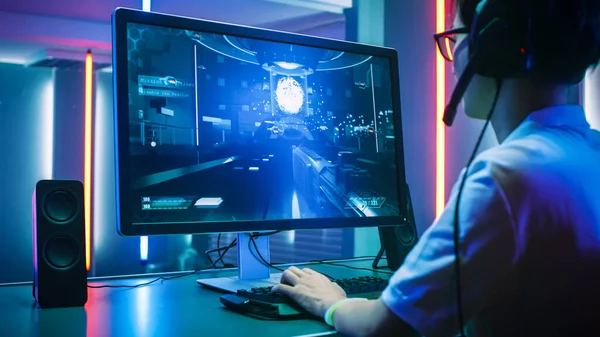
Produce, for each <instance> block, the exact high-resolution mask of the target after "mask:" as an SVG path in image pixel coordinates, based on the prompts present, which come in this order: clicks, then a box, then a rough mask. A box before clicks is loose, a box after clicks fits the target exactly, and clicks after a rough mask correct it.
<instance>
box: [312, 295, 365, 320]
mask: <svg viewBox="0 0 600 337" xmlns="http://www.w3.org/2000/svg"><path fill="white" fill-rule="evenodd" d="M357 300H361V301H364V300H366V298H345V299H343V300H341V301H338V302H336V303H334V304H333V305H332V306H330V307H329V309H327V311H326V312H325V315H323V319H324V320H325V323H327V324H328V325H330V326H333V314H334V313H335V311H336V310H337V309H338V308H339V307H340V306H341V305H342V304H344V303H346V302H350V301H357Z"/></svg>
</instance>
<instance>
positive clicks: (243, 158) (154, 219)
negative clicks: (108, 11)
mask: <svg viewBox="0 0 600 337" xmlns="http://www.w3.org/2000/svg"><path fill="white" fill-rule="evenodd" d="M113 68H114V69H113V74H114V88H115V95H114V102H115V135H116V147H115V150H116V163H117V167H116V172H117V174H116V178H117V184H116V200H117V210H118V222H117V223H118V231H119V233H121V234H122V235H126V236H142V235H143V236H145V235H166V234H199V233H216V232H238V233H253V232H265V231H281V230H294V229H316V228H339V227H366V226H392V225H401V224H405V223H406V221H407V220H406V218H407V214H406V212H407V208H406V204H407V201H406V200H405V196H404V195H403V191H404V186H405V173H404V158H403V149H402V133H401V130H402V128H401V120H400V100H399V80H398V56H397V52H396V51H395V50H393V49H389V48H384V47H376V46H369V45H364V44H357V43H350V42H344V41H337V40H331V39H324V38H316V37H309V36H304V35H298V34H291V33H284V32H278V31H272V30H265V29H258V28H251V27H245V26H239V25H232V24H225V23H218V22H212V21H206V20H197V19H191V18H185V17H179V16H172V15H165V14H158V13H148V12H142V11H138V10H132V9H123V8H118V9H117V10H115V12H114V14H113ZM246 244H247V247H246ZM259 246H260V247H259V249H261V250H262V249H265V250H267V249H266V248H267V247H268V241H266V239H265V238H264V237H262V238H261V241H260V245H259ZM238 247H239V249H238V252H239V254H238V260H239V261H238V263H239V264H240V267H239V270H240V278H241V279H246V278H257V275H258V276H260V275H262V276H265V274H264V272H263V271H264V270H263V271H261V272H258V273H256V271H257V270H258V269H261V268H260V267H261V266H262V267H264V266H263V265H264V263H262V262H259V263H257V264H256V265H254V264H253V262H251V261H256V258H254V256H253V254H252V252H251V250H252V249H251V248H252V247H251V246H250V242H249V241H248V237H247V236H240V235H238ZM267 253H268V252H264V256H265V257H267V258H268V254H267ZM244 266H245V267H244ZM266 270H267V271H266V272H267V273H268V268H266ZM244 273H247V275H249V276H248V277H245V276H244V275H243V274H244ZM267 276H268V274H267ZM259 278H260V277H259Z"/></svg>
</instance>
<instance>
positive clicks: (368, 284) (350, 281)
mask: <svg viewBox="0 0 600 337" xmlns="http://www.w3.org/2000/svg"><path fill="white" fill-rule="evenodd" d="M333 282H335V283H337V284H338V285H339V286H340V287H341V288H342V289H344V291H345V292H346V295H347V296H348V297H360V298H367V299H377V298H379V296H380V295H381V292H382V291H383V290H384V289H385V287H386V286H387V285H388V279H384V278H381V277H376V276H361V277H352V278H343V279H335V280H333ZM272 288H273V287H260V288H252V289H250V290H241V289H240V290H238V291H237V294H236V295H237V296H239V297H243V298H246V299H249V300H253V301H260V302H264V303H271V304H293V301H292V300H291V299H290V298H288V297H287V296H285V295H282V294H273V293H271V289H272Z"/></svg>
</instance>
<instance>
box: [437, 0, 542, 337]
mask: <svg viewBox="0 0 600 337" xmlns="http://www.w3.org/2000/svg"><path fill="white" fill-rule="evenodd" d="M523 2H528V3H530V1H528V0H482V1H481V2H480V3H479V4H478V6H477V9H476V12H475V16H474V19H473V23H472V25H471V27H469V35H468V37H467V41H466V43H468V52H469V55H468V56H469V62H468V64H467V66H466V67H465V69H464V71H463V73H462V74H461V75H460V77H459V79H458V82H457V84H456V87H455V88H454V91H453V92H452V96H451V98H450V101H449V103H448V105H447V106H446V109H445V111H444V117H443V121H444V123H445V124H446V125H447V126H452V123H453V122H454V118H455V117H456V112H457V109H458V105H459V104H460V102H461V101H462V98H463V96H464V94H465V92H466V91H467V88H468V86H469V84H470V83H471V80H472V79H473V77H474V76H475V75H481V76H485V77H491V78H494V79H496V83H497V87H496V95H495V97H494V101H493V104H492V107H491V110H490V112H489V113H488V116H487V119H486V122H485V124H484V126H483V129H482V130H481V133H480V135H479V138H478V140H477V143H476V144H475V148H474V149H473V152H472V153H471V157H470V158H469V161H468V163H467V165H466V168H465V170H464V175H463V176H462V179H461V182H460V186H459V189H458V195H457V198H456V204H455V209H454V228H453V230H454V235H453V237H454V257H455V274H456V295H457V302H456V310H457V318H458V327H459V332H460V336H461V337H464V336H465V333H464V320H463V311H462V290H461V278H460V226H459V206H460V199H461V196H462V192H463V189H464V186H465V182H466V180H467V176H468V174H469V167H470V166H471V164H472V163H473V160H474V159H475V156H476V154H477V150H478V149H479V145H480V144H481V141H482V139H483V135H484V134H485V131H486V129H487V126H488V124H489V123H490V120H491V117H492V114H493V112H494V109H495V107H496V103H497V101H498V97H499V95H500V91H501V87H502V80H503V79H505V78H519V77H525V76H528V75H529V74H531V73H532V70H533V69H534V65H535V58H534V50H533V45H532V43H531V26H532V21H533V19H534V18H533V16H532V11H531V10H529V9H527V7H530V6H523V7H522V10H521V8H519V9H517V8H515V6H511V4H512V5H517V4H521V5H522V3H523ZM511 7H512V8H511ZM523 11H527V13H524V12H523Z"/></svg>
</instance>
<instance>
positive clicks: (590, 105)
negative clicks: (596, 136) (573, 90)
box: [583, 70, 600, 130]
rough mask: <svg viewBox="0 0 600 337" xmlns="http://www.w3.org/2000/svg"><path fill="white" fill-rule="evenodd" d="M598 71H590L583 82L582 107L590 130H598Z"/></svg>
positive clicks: (599, 107)
mask: <svg viewBox="0 0 600 337" xmlns="http://www.w3.org/2000/svg"><path fill="white" fill-rule="evenodd" d="M599 98H600V70H594V71H590V72H589V73H588V75H587V77H586V78H585V80H584V82H583V105H584V108H585V110H586V116H587V119H588V122H589V123H590V125H591V126H592V128H594V129H596V130H600V99H599Z"/></svg>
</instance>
